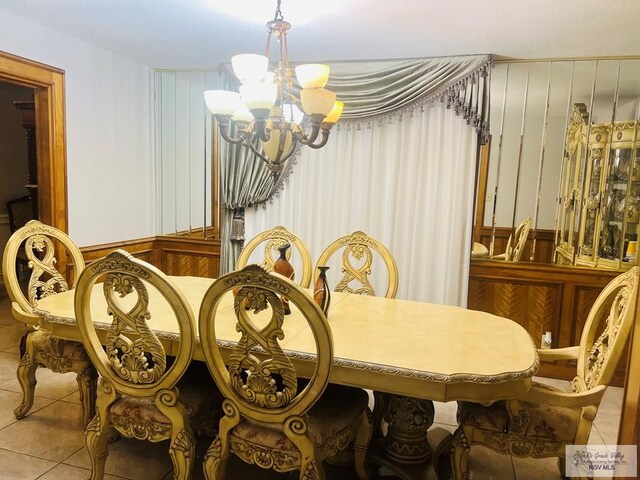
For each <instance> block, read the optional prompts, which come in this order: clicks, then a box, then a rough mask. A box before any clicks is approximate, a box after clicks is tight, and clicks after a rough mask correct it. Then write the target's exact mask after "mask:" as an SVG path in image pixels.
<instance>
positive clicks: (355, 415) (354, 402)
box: [231, 385, 369, 461]
mask: <svg viewBox="0 0 640 480" xmlns="http://www.w3.org/2000/svg"><path fill="white" fill-rule="evenodd" d="M368 404H369V395H367V392H365V391H364V390H359V389H354V388H350V387H343V386H341V385H329V386H328V387H327V389H326V390H325V391H324V393H323V394H322V396H321V397H320V399H319V400H318V402H317V403H316V404H315V405H314V406H313V407H311V409H310V410H309V412H308V420H307V431H308V435H309V437H310V438H311V440H312V441H313V444H314V445H316V446H317V448H318V449H319V450H321V451H331V452H334V453H336V452H338V451H339V450H342V449H344V448H346V447H347V444H346V443H345V440H346V439H352V438H354V436H355V432H356V431H357V429H358V427H359V426H360V423H361V418H360V414H361V413H362V412H363V411H365V410H366V409H367V406H368ZM231 442H232V443H233V442H237V443H244V444H246V445H248V446H249V445H250V446H252V448H255V449H260V448H266V449H268V450H269V451H274V450H278V451H280V452H283V453H286V454H287V455H293V456H295V457H296V458H299V456H300V452H299V451H298V448H297V447H296V446H295V445H294V443H293V442H292V441H291V440H290V439H289V438H288V437H287V436H286V435H285V433H284V428H283V425H282V424H281V423H272V424H265V423H261V422H256V421H253V420H251V419H248V418H247V419H243V420H241V421H240V423H239V424H238V426H237V427H235V428H234V429H233V430H232V431H231ZM234 450H235V451H236V452H237V451H238V450H239V449H237V448H235V449H234ZM246 460H247V459H246V458H245V461H246Z"/></svg>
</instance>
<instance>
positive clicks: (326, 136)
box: [308, 129, 329, 148]
mask: <svg viewBox="0 0 640 480" xmlns="http://www.w3.org/2000/svg"><path fill="white" fill-rule="evenodd" d="M328 140H329V130H324V129H322V138H321V139H320V143H315V144H313V143H310V144H309V145H308V147H309V148H322V147H324V146H325V145H326V144H327V141H328Z"/></svg>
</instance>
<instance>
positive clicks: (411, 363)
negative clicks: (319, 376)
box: [34, 276, 539, 478]
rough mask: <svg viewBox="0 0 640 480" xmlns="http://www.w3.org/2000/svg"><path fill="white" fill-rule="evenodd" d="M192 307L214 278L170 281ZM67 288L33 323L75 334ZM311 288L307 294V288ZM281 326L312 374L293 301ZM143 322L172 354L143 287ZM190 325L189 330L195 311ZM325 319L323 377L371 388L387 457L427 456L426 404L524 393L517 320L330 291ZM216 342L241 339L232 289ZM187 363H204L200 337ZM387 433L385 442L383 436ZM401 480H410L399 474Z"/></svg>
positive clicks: (98, 294) (96, 296)
mask: <svg viewBox="0 0 640 480" xmlns="http://www.w3.org/2000/svg"><path fill="white" fill-rule="evenodd" d="M169 278H170V279H171V281H172V282H173V283H174V285H175V286H176V287H177V289H179V290H180V291H181V292H182V293H183V294H184V296H185V298H186V299H187V301H188V303H189V304H190V306H191V309H192V311H193V312H194V316H197V315H198V313H199V310H200V304H201V302H202V298H203V296H204V294H205V292H206V291H207V289H208V288H209V287H210V286H211V285H212V283H213V282H214V281H215V280H214V279H212V278H201V277H192V276H171V277H169ZM74 293H75V292H74V290H73V289H71V290H68V291H65V292H60V293H58V294H56V295H51V296H48V297H45V298H42V299H41V300H39V301H38V303H37V306H36V308H35V310H34V311H35V313H36V314H37V315H38V316H40V326H41V328H45V329H47V330H48V331H50V332H51V333H52V335H54V336H55V337H59V338H65V339H70V340H80V335H79V331H78V329H77V327H76V320H75V312H74ZM309 293H310V294H312V292H311V291H310V290H309ZM91 304H92V312H103V313H104V315H103V318H99V317H97V316H96V314H94V317H93V318H94V323H95V324H96V329H97V330H98V331H99V332H100V333H103V334H106V332H107V330H108V328H109V327H110V326H111V318H110V317H109V316H108V314H107V304H106V300H105V297H104V294H103V287H102V284H96V285H95V286H94V290H93V293H92V296H91ZM291 307H292V313H291V315H287V316H286V318H285V322H284V325H283V330H284V338H283V339H282V341H281V342H280V345H281V347H282V348H283V349H284V350H285V352H286V353H287V355H288V356H289V358H290V359H291V361H292V363H293V364H294V366H295V367H296V370H297V371H298V374H299V375H300V376H302V377H304V376H311V374H312V373H313V369H314V365H315V359H316V357H315V342H314V338H313V335H312V333H311V330H310V329H309V328H308V325H307V323H306V320H305V318H304V316H303V315H302V314H301V312H299V311H298V310H297V309H296V308H295V305H291ZM149 311H150V312H151V317H150V319H149V321H148V324H149V326H150V327H151V328H152V329H153V331H154V333H155V334H156V336H157V337H158V338H159V339H160V341H161V342H162V343H163V345H164V348H165V350H166V352H167V354H171V352H177V348H178V345H179V342H180V334H179V331H178V327H177V322H175V319H174V317H173V316H172V313H171V307H170V305H168V304H167V303H166V300H164V299H163V297H162V296H161V295H160V294H159V293H157V292H155V290H154V289H153V288H151V289H149ZM195 318H196V322H195V323H196V326H197V323H198V322H197V317H195ZM327 319H328V323H329V326H330V328H331V333H332V338H333V351H334V358H333V366H332V369H331V373H330V379H329V380H330V382H331V383H336V384H342V385H348V386H354V387H361V388H364V389H368V390H371V391H374V392H376V394H377V395H376V400H379V399H380V401H384V404H385V405H384V411H383V412H382V413H381V415H382V417H383V419H384V420H385V421H386V422H387V433H386V436H385V438H384V439H382V440H381V448H382V449H383V450H384V454H385V456H386V457H390V458H391V459H392V460H393V461H395V462H401V463H408V464H411V463H417V462H422V461H424V460H426V459H428V458H429V456H430V454H431V449H430V447H429V446H428V444H427V441H426V438H427V430H428V428H429V427H430V426H431V425H432V423H433V415H434V410H433V401H440V402H448V401H454V400H464V401H473V402H478V403H483V404H491V403H493V402H495V401H498V400H503V399H508V398H515V397H518V396H521V395H523V394H524V393H526V392H527V391H528V389H529V388H530V386H531V382H532V377H533V375H534V374H535V373H536V371H537V369H538V366H539V358H538V354H537V350H536V348H535V345H534V343H533V341H532V339H531V337H530V336H529V334H528V333H527V332H526V330H525V329H524V328H523V327H522V326H520V325H519V324H518V323H516V322H514V321H512V320H509V319H507V318H503V317H499V316H496V315H492V314H489V313H485V312H480V311H475V310H469V309H466V308H462V307H457V306H450V305H440V304H433V303H425V302H418V301H411V300H402V299H390V298H383V297H373V296H366V295H357V294H352V293H341V292H332V293H331V304H330V307H329V310H328V314H327ZM215 321H216V339H217V342H218V344H219V345H220V346H221V347H222V351H223V352H225V351H226V352H230V351H231V349H232V347H233V346H234V345H235V342H236V341H237V340H238V339H239V333H238V332H237V330H236V323H237V318H236V316H235V311H234V307H233V295H232V293H231V292H228V294H226V296H225V297H224V298H223V299H222V301H221V302H220V304H219V306H218V310H217V312H216V319H215ZM194 360H201V361H203V360H204V355H203V352H202V347H201V345H200V342H199V339H198V340H197V344H196V348H195V350H194ZM387 437H389V438H387ZM407 478H409V477H407Z"/></svg>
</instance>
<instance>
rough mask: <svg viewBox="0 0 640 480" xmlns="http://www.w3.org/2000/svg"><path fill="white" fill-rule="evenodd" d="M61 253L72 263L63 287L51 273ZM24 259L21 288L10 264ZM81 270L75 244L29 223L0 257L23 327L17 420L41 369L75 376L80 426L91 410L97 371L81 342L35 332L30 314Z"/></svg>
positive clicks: (55, 231) (27, 404)
mask: <svg viewBox="0 0 640 480" xmlns="http://www.w3.org/2000/svg"><path fill="white" fill-rule="evenodd" d="M57 249H59V251H62V250H65V251H66V254H67V257H68V258H69V259H70V260H71V263H72V265H73V273H72V277H73V283H72V284H71V285H69V284H68V283H67V281H66V280H65V278H64V276H63V275H62V274H61V273H60V272H59V271H58V270H57V268H56V267H57V265H56V264H57V258H56V251H57ZM21 254H22V256H23V257H24V258H26V259H27V265H28V268H29V269H30V270H31V275H30V278H29V281H28V284H27V285H26V288H24V287H23V286H22V285H21V282H20V279H19V278H18V272H17V270H16V263H17V261H18V260H17V259H18V257H19V255H21ZM83 269H84V259H83V257H82V253H80V250H79V249H78V247H77V246H76V244H75V243H74V242H73V241H72V240H71V238H69V236H67V235H66V234H65V233H64V232H62V231H60V230H58V229H57V228H54V227H51V226H49V225H45V224H43V223H41V222H39V221H37V220H31V221H29V222H27V224H26V225H24V226H23V227H21V228H19V229H18V230H16V231H15V232H14V233H13V235H11V237H10V238H9V240H8V242H7V244H6V246H5V249H4V255H3V257H2V275H3V278H4V284H5V287H6V289H7V293H8V294H9V297H10V298H11V313H12V315H13V317H14V318H15V319H16V320H18V321H21V322H24V323H25V325H26V326H27V328H28V331H27V333H26V334H25V336H24V337H23V340H22V343H21V352H20V353H21V358H20V363H19V364H18V370H17V377H18V382H19V383H20V388H21V389H22V401H21V402H20V405H19V406H18V407H16V409H15V410H14V411H13V413H14V415H15V417H16V418H17V419H21V418H24V417H25V416H26V415H27V413H29V410H30V409H31V407H32V406H33V400H34V395H35V388H36V370H37V369H38V368H40V367H45V368H49V369H51V370H53V371H54V372H58V373H69V372H75V373H76V374H77V376H76V379H77V382H78V390H79V392H80V402H81V404H82V418H83V423H84V425H85V426H86V425H87V424H88V423H89V421H90V420H91V418H92V417H93V414H94V411H95V395H96V379H97V373H96V370H95V368H94V367H93V365H92V363H91V360H90V359H89V357H88V356H87V353H86V352H85V350H84V347H83V346H82V343H80V342H75V341H71V340H63V339H61V338H55V337H53V336H52V335H51V332H49V331H47V330H45V329H42V328H39V327H38V323H39V319H40V317H39V316H38V315H36V314H35V313H33V311H34V307H36V306H37V303H38V300H40V299H41V298H43V297H47V296H49V295H55V294H56V293H59V292H63V291H66V290H69V287H70V286H73V285H74V284H75V283H76V282H77V279H78V276H79V275H80V273H81V272H82V270H83Z"/></svg>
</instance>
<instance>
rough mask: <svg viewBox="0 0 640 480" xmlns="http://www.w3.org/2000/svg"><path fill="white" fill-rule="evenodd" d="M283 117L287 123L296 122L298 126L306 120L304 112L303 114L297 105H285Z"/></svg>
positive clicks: (283, 106)
mask: <svg viewBox="0 0 640 480" xmlns="http://www.w3.org/2000/svg"><path fill="white" fill-rule="evenodd" d="M282 116H283V117H284V119H285V120H286V121H287V122H291V121H294V122H295V123H297V124H298V125H300V124H301V123H302V119H303V118H304V112H302V111H301V110H300V109H299V108H298V107H297V106H296V105H294V104H293V103H285V104H284V105H282Z"/></svg>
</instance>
